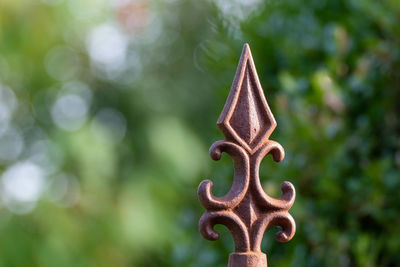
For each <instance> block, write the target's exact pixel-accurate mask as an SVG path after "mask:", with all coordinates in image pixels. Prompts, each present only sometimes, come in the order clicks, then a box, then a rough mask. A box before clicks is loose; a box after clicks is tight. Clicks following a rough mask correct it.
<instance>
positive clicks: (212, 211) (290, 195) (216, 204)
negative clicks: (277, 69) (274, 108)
mask: <svg viewBox="0 0 400 267" xmlns="http://www.w3.org/2000/svg"><path fill="white" fill-rule="evenodd" d="M217 124H218V126H219V128H220V129H221V131H222V132H223V134H224V135H225V138H226V139H225V140H221V141H216V142H215V143H214V144H213V145H212V146H211V148H210V155H211V157H212V158H213V159H214V160H219V159H220V158H221V153H222V152H226V153H227V154H229V155H230V156H231V157H232V159H233V162H234V171H235V174H234V180H233V185H232V188H231V189H230V191H229V192H228V193H227V194H226V195H225V196H223V197H215V196H214V195H213V194H212V187H213V183H212V182H211V181H210V180H204V181H202V182H201V183H200V185H199V188H198V196H199V200H200V202H201V203H202V204H203V206H204V207H205V208H206V210H207V211H206V212H205V213H204V214H203V216H202V217H201V218H200V222H199V230H200V233H201V234H202V235H203V236H204V238H206V239H208V240H217V239H218V238H219V235H218V233H217V232H216V231H215V230H214V229H213V227H214V225H215V224H223V225H225V226H226V227H227V228H228V229H229V230H230V232H231V233H232V235H233V238H234V241H235V252H234V253H231V254H230V256H229V263H228V266H229V267H261V266H262V267H265V266H267V257H266V255H265V254H264V253H262V252H261V248H260V246H261V241H262V238H263V235H264V232H265V230H266V229H267V228H269V227H271V226H280V227H282V230H281V231H280V232H278V233H277V234H276V239H277V240H278V241H280V242H286V241H289V240H290V239H291V238H292V237H293V235H294V234H295V232H296V224H295V222H294V220H293V218H292V216H291V215H290V214H289V212H288V211H289V209H290V208H291V206H292V205H293V203H294V200H295V196H296V193H295V189H294V187H293V185H292V184H291V183H290V182H284V183H282V185H281V189H282V196H281V197H280V198H278V199H276V198H272V197H270V196H268V195H267V194H266V193H265V192H264V190H263V188H262V186H261V184H260V180H259V173H258V172H259V166H260V163H261V160H262V159H263V158H264V157H265V156H266V155H268V154H272V157H273V159H274V160H275V161H276V162H279V161H282V160H283V158H284V156H285V152H284V150H283V147H282V146H281V145H280V144H279V143H277V142H275V141H272V140H269V139H268V138H269V136H270V135H271V133H272V132H273V130H274V129H275V127H276V121H275V118H274V116H273V114H272V112H271V110H270V108H269V106H268V103H267V101H266V99H265V96H264V93H263V90H262V88H261V85H260V82H259V80H258V76H257V72H256V68H255V65H254V62H253V58H252V56H251V52H250V47H249V45H248V44H245V45H244V48H243V52H242V55H241V57H240V61H239V65H238V68H237V70H236V75H235V79H234V81H233V84H232V88H231V90H230V93H229V96H228V99H227V101H226V103H225V106H224V109H223V110H222V113H221V115H220V117H219V119H218V122H217Z"/></svg>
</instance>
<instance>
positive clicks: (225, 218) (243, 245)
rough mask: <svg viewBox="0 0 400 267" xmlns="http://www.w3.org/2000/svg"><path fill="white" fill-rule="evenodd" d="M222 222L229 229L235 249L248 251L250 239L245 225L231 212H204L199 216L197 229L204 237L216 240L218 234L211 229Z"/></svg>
mask: <svg viewBox="0 0 400 267" xmlns="http://www.w3.org/2000/svg"><path fill="white" fill-rule="evenodd" d="M216 224H223V225H225V226H226V227H227V228H228V229H229V231H231V233H232V236H233V239H234V241H235V251H237V252H246V251H250V239H249V234H248V232H247V228H246V225H245V224H244V223H243V222H242V220H241V219H240V218H239V216H237V215H236V214H235V213H233V212H229V211H212V212H206V213H204V214H203V216H201V218H200V223H199V229H200V233H201V234H202V235H203V237H204V238H206V239H208V240H212V241H214V240H217V239H218V238H219V234H218V233H217V232H216V231H215V230H214V229H213V227H214V225H216Z"/></svg>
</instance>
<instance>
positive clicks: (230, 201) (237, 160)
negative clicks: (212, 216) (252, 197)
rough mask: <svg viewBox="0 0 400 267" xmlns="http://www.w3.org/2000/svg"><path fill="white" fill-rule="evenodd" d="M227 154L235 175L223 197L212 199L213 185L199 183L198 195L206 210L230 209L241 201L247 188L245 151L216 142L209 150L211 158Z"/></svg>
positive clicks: (248, 172)
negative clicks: (230, 158) (231, 160)
mask: <svg viewBox="0 0 400 267" xmlns="http://www.w3.org/2000/svg"><path fill="white" fill-rule="evenodd" d="M222 152H226V153H228V154H229V155H230V156H231V157H232V159H233V163H234V168H235V174H234V178H233V184H232V187H231V190H230V191H229V192H228V193H227V194H226V195H225V196H223V197H214V196H213V194H212V187H213V183H212V182H211V181H210V180H204V181H202V182H201V183H200V185H199V189H198V195H199V199H200V202H201V203H202V204H203V206H204V207H205V208H206V209H208V210H222V209H232V208H234V207H236V206H237V205H238V204H239V203H240V201H242V199H243V197H244V195H245V194H246V191H247V188H248V186H249V175H250V167H249V165H250V163H249V157H248V156H247V154H246V151H245V150H244V149H243V148H241V147H240V146H238V145H236V144H234V143H231V142H227V141H217V142H215V143H214V144H213V145H212V146H211V148H210V155H211V158H213V159H214V160H220V159H221V153H222Z"/></svg>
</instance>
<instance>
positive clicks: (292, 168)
mask: <svg viewBox="0 0 400 267" xmlns="http://www.w3.org/2000/svg"><path fill="white" fill-rule="evenodd" d="M245 42H248V43H249V44H250V46H251V49H252V53H253V57H254V60H255V64H256V66H257V69H258V74H259V77H260V79H261V83H262V85H263V87H264V90H265V93H266V96H267V99H268V101H269V104H270V106H271V109H272V111H273V113H274V114H275V117H276V119H277V122H278V127H277V129H276V130H275V132H274V133H273V135H272V137H271V138H272V139H273V140H276V141H278V142H279V143H281V144H282V145H283V146H284V148H285V150H286V158H285V160H284V162H283V163H280V164H276V163H274V162H273V161H272V160H271V158H269V157H268V158H266V159H265V160H264V162H263V164H262V167H261V176H262V178H263V179H262V182H263V185H264V188H265V190H266V192H267V193H269V194H271V195H273V196H275V197H278V196H279V194H280V192H279V184H280V183H281V182H282V181H284V180H289V181H291V182H292V183H293V184H294V185H295V187H296V189H297V200H296V202H295V204H294V206H293V208H292V210H291V213H292V214H293V217H294V218H295V220H296V222H297V233H296V235H295V237H294V238H293V240H292V241H290V242H289V243H285V244H280V243H278V242H276V241H275V240H274V231H276V230H277V229H271V230H268V231H267V233H266V235H265V237H264V241H263V247H262V248H263V251H264V252H266V253H267V255H268V262H269V265H270V266H277V267H279V266H296V267H299V266H307V267H312V266H337V265H340V266H399V265H400V253H399V252H400V238H399V237H400V228H399V227H398V226H399V225H400V206H399V204H398V203H399V202H400V194H399V189H400V174H399V168H400V3H399V1H398V0H384V1H376V0H346V1H345V0H304V1H299V0H286V1H265V2H263V1H261V0H251V1H245V0H243V1H239V0H235V1H223V0H218V1H184V0H168V1H167V0H166V1H158V0H154V1H145V0H141V1H140V0H136V1H129V0H127V1H123V0H118V1H117V0H116V1H106V0H96V1H95V0H84V1H83V0H41V1H29V0H2V1H1V2H0V171H1V173H2V176H1V183H0V193H1V197H0V266H5V267H13V266H43V267H46V266H51V267H54V266H110V265H112V266H115V267H117V266H226V263H227V259H228V254H229V253H230V252H232V251H233V240H232V237H231V236H230V233H229V232H228V231H227V230H226V229H225V228H223V227H222V226H221V227H220V226H217V227H216V229H217V230H218V231H220V232H221V233H222V234H221V239H220V240H218V241H216V242H209V241H206V240H204V239H203V238H202V237H201V236H200V234H199V233H198V231H197V223H198V219H199V217H200V216H201V214H202V212H203V209H202V207H201V205H200V203H199V202H198V200H197V194H196V189H197V185H198V184H199V182H200V181H201V180H203V179H205V178H209V179H211V180H213V181H214V184H215V188H214V191H215V192H216V194H219V195H223V194H224V193H226V192H227V191H228V190H229V187H230V184H231V177H232V173H233V167H232V163H231V160H230V159H229V157H228V156H224V157H223V158H222V160H221V161H220V162H212V160H211V159H210V158H209V157H208V152H207V150H208V147H209V146H210V145H211V144H212V142H213V141H216V140H218V139H222V138H223V136H222V134H221V133H220V132H219V130H218V129H217V127H216V125H215V122H216V120H217V118H218V115H219V113H220V111H221V110H222V107H223V105H224V103H225V99H226V97H227V94H228V92H229V88H230V84H231V82H232V80H233V76H234V73H235V69H236V66H237V63H238V60H239V56H240V53H241V48H242V46H243V43H245Z"/></svg>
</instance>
